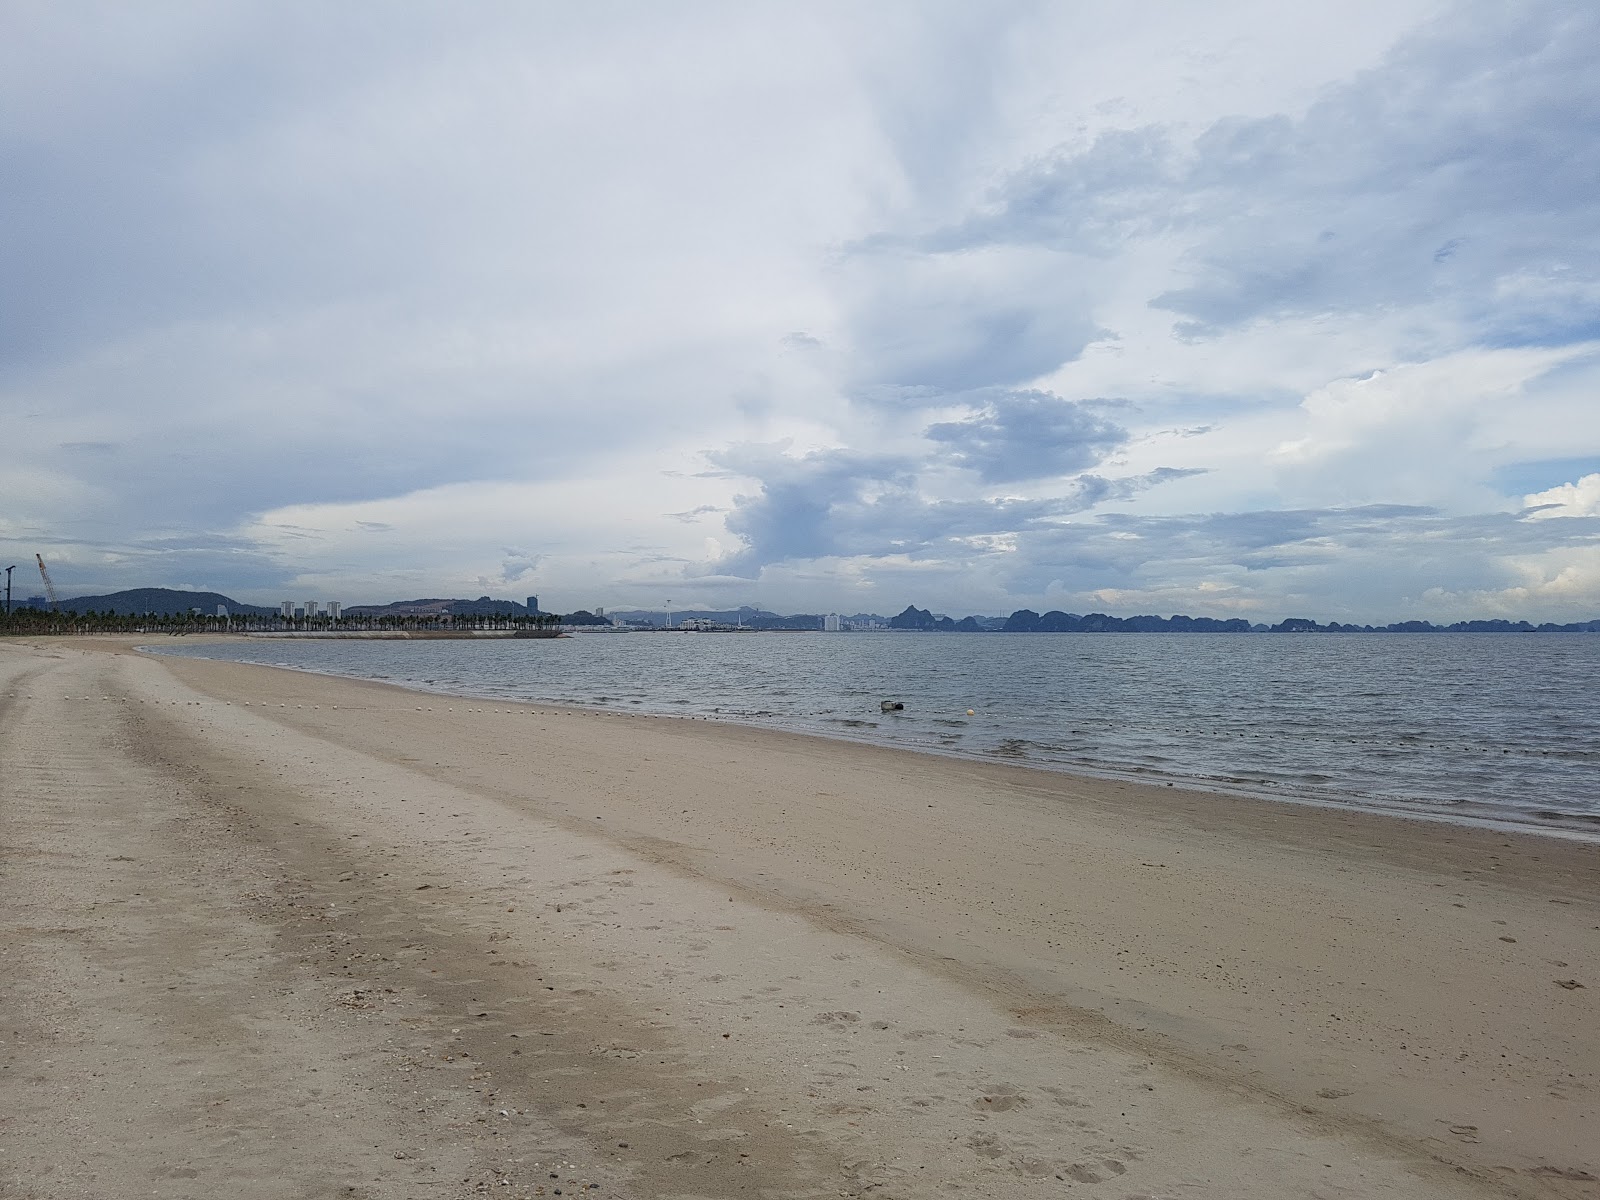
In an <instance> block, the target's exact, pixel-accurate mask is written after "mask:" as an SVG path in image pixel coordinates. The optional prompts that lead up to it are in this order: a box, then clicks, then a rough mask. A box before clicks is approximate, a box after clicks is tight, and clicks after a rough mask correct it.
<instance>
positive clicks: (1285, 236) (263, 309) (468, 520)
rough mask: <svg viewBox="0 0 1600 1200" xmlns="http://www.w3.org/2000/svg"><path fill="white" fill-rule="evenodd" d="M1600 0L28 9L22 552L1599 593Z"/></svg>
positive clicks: (744, 576) (181, 560)
mask: <svg viewBox="0 0 1600 1200" xmlns="http://www.w3.org/2000/svg"><path fill="white" fill-rule="evenodd" d="M1596 22H1597V18H1596V17H1595V14H1594V10H1593V9H1592V7H1590V6H1587V5H1583V4H1580V3H1577V2H1575V0H1574V2H1570V3H1568V2H1562V0H1541V2H1536V3H1530V4H1525V5H1518V6H1514V7H1512V8H1509V9H1506V8H1500V7H1495V6H1491V5H1482V4H1476V3H1463V4H1448V5H1447V4H1440V3H1435V2H1434V0H1384V2H1382V3H1379V2H1378V0H1351V3H1349V4H1344V5H1339V6H1331V7H1328V8H1327V9H1325V10H1318V9H1313V8H1308V7H1306V6H1292V5H1288V6H1286V5H1281V4H1273V3H1268V2H1267V0H1230V2H1229V3H1225V4H1222V5H1213V6H1206V7H1205V8H1203V9H1201V8H1197V7H1196V6H1193V5H1191V4H1186V3H1182V2H1180V0H1148V2H1147V3H1144V4H1142V5H1136V6H1135V7H1134V8H1133V9H1132V10H1129V9H1126V8H1119V9H1115V10H1112V9H1106V10H1104V11H1100V10H1096V9H1093V8H1086V7H1083V6H1076V7H1074V6H1063V5H1054V4H1043V3H1035V2H1032V0H1009V2H1007V3H1004V4H1001V5H989V6H976V7H974V6H970V5H961V4H955V3H943V2H932V3H921V2H917V3H912V2H910V0H906V2H904V3H895V2H891V3H887V4H880V5H873V6H866V7H863V6H860V5H850V4H842V3H841V4H831V3H823V4H817V5H808V6H801V7H797V8H789V9H778V8H773V7H771V6H749V5H741V4H734V3H713V2H709V0H708V2H707V3H704V4H697V5H691V6H688V7H684V6H675V7H673V8H671V9H667V8H663V7H661V6H652V5H645V4H624V5H622V6H620V7H613V8H607V9H595V8H593V7H585V6H576V7H573V6H557V5H521V4H512V3H495V2H490V3H488V4H484V5H480V6H478V7H476V8H475V9H474V10H473V13H472V14H471V16H470V17H467V18H462V17H461V16H460V15H459V14H455V13H453V12H452V13H450V14H445V13H442V12H439V11H436V10H433V9H429V8H425V7H423V8H418V7H408V6H401V7H399V8H396V9H394V10H393V11H389V12H386V13H385V14H384V16H383V18H382V19H377V18H375V17H373V16H372V15H371V14H370V13H367V12H365V11H364V10H361V9H330V8H328V7H326V6H321V5H312V4H293V3H291V4H287V5H285V4H260V3H251V2H246V0H240V2H237V3H223V4H215V5H206V6H201V7H196V6H192V5H185V4H172V5H159V4H158V5H155V6H153V7H146V8H141V9H140V12H139V14H138V16H137V17H130V16H129V15H128V14H127V12H126V11H125V10H124V9H121V8H118V7H116V6H101V7H100V8H97V9H95V16H94V18H93V19H80V18H79V17H77V16H76V15H75V16H74V17H72V18H67V17H63V16H62V15H61V14H59V13H58V12H57V11H56V10H54V9H51V8H50V7H48V6H37V5H36V6H31V7H27V8H24V9H22V10H19V13H18V14H17V15H16V19H15V20H14V21H13V22H12V23H11V25H10V26H9V27H8V36H7V38H6V39H4V43H3V44H0V178H4V179H5V180H6V181H7V182H6V183H5V185H4V187H5V191H4V194H3V195H0V202H3V204H4V211H5V212H6V214H7V220H6V222H5V223H4V225H3V226H0V271H3V272H4V273H5V276H6V278H7V279H8V280H11V281H15V284H16V285H15V286H12V287H9V288H7V289H5V290H4V291H3V292H0V422H3V425H0V428H3V431H4V438H5V443H6V449H7V452H8V457H9V459H10V460H11V461H12V462H13V463H17V464H21V466H18V467H14V468H12V469H9V470H8V471H7V473H6V474H5V475H4V476H0V512H3V513H4V516H3V517H0V550H5V549H8V548H9V550H10V551H11V552H13V553H14V554H16V555H17V556H18V557H21V556H23V555H25V554H27V553H29V552H31V551H32V550H34V549H36V548H41V547H48V550H49V554H48V557H50V558H51V560H52V562H54V563H56V564H59V565H58V566H57V574H58V576H59V577H60V579H61V582H62V583H63V586H64V588H66V589H73V590H82V591H99V590H105V589H109V588H112V587H116V586H133V585H138V584H161V583H173V582H178V581H183V582H195V583H200V584H203V585H205V586H208V587H215V588H218V589H219V590H224V591H230V592H233V593H237V594H239V596H240V598H241V599H254V600H271V599H273V598H275V596H276V594H277V593H278V592H279V591H280V590H282V589H283V588H285V587H287V588H290V589H291V591H296V593H297V592H298V590H299V589H303V588H305V587H315V588H316V589H318V590H320V591H322V592H324V593H327V594H336V593H338V594H343V595H345V596H347V597H349V598H351V599H357V598H361V599H381V598H385V597H388V596H394V595H399V594H402V593H410V594H420V593H441V592H452V591H455V592H460V591H474V589H476V590H475V591H474V594H476V592H477V591H482V590H493V589H496V588H500V589H508V590H511V589H514V590H516V591H520V592H524V593H525V592H526V591H535V592H538V593H539V594H540V595H541V597H543V596H545V595H546V594H548V595H549V596H550V597H551V603H553V604H559V605H566V606H568V607H573V606H576V605H578V604H596V603H606V604H626V603H660V602H662V601H664V600H665V599H667V597H668V596H669V595H672V596H682V597H683V598H684V599H687V600H693V599H696V598H699V599H704V600H707V601H710V600H720V599H729V598H741V599H749V598H751V597H752V594H753V593H759V598H760V599H761V601H762V603H764V604H767V605H768V606H769V607H777V608H786V607H807V606H809V607H821V608H846V607H851V606H855V607H868V606H869V602H870V603H871V604H876V605H879V606H880V607H889V608H899V607H903V605H904V603H905V602H907V601H911V600H914V601H916V602H918V603H919V604H922V605H930V606H933V607H938V608H946V609H962V608H966V609H967V610H969V611H976V610H979V609H983V610H988V611H1004V610H1006V609H1007V608H1008V607H1016V606H1019V605H1022V604H1034V605H1035V606H1037V604H1038V603H1042V602H1045V601H1047V600H1051V601H1052V602H1053V601H1054V600H1061V601H1062V602H1063V603H1065V602H1066V601H1067V600H1068V599H1071V600H1072V602H1073V603H1078V602H1079V601H1081V602H1082V603H1084V604H1094V605H1100V606H1112V607H1116V606H1133V607H1140V606H1145V607H1152V606H1161V607H1166V606H1173V607H1182V606H1189V607H1192V608H1194V609H1195V610H1197V611H1198V610H1200V609H1202V608H1204V609H1205V610H1206V611H1210V612H1213V613H1217V612H1224V613H1226V612H1235V611H1238V612H1246V611H1248V612H1261V613H1264V614H1268V615H1270V614H1272V613H1275V612H1282V611H1285V610H1286V609H1288V608H1291V607H1295V606H1300V605H1304V604H1308V603H1311V602H1313V601H1318V600H1319V598H1327V597H1331V599H1329V600H1328V603H1329V604H1330V605H1331V606H1332V607H1331V608H1330V609H1324V610H1322V611H1326V612H1328V613H1329V615H1333V614H1334V613H1335V612H1345V613H1358V612H1359V613H1361V614H1365V615H1366V616H1367V617H1369V618H1379V617H1384V616H1389V615H1396V616H1399V615H1430V614H1429V613H1427V612H1422V611H1420V610H1419V607H1418V606H1422V607H1425V606H1426V605H1427V604H1429V603H1433V604H1437V605H1440V606H1443V607H1448V606H1451V605H1455V606H1458V607H1459V606H1461V605H1470V604H1471V603H1477V602H1481V603H1483V604H1485V605H1501V604H1515V603H1525V604H1527V605H1529V606H1531V607H1537V608H1539V609H1540V611H1541V612H1545V613H1550V614H1554V613H1556V612H1557V611H1558V610H1561V611H1564V612H1565V613H1567V614H1568V615H1570V616H1572V617H1579V616H1582V617H1588V616H1592V615H1595V614H1594V613H1591V612H1589V611H1588V607H1590V606H1592V605H1593V604H1594V599H1593V593H1592V592H1587V593H1586V592H1585V590H1584V588H1585V586H1586V585H1585V582H1584V581H1585V580H1587V579H1588V578H1589V576H1588V575H1586V574H1585V572H1586V571H1587V570H1588V567H1587V566H1586V565H1585V564H1586V563H1587V562H1588V561H1589V560H1588V559H1587V558H1586V557H1585V555H1586V553H1587V551H1586V550H1585V549H1584V538H1585V537H1587V536H1589V535H1588V534H1587V533H1586V532H1585V530H1586V529H1587V526H1586V525H1585V524H1584V523H1585V522H1587V521H1590V520H1592V519H1593V518H1594V516H1595V515H1596V512H1595V503H1596V501H1595V498H1594V495H1593V487H1594V485H1593V484H1592V483H1591V482H1590V480H1591V479H1592V478H1595V477H1594V476H1591V475H1590V474H1589V473H1588V472H1587V471H1585V472H1584V473H1583V474H1582V475H1581V476H1580V475H1578V474H1566V475H1558V476H1549V475H1539V474H1534V475H1531V476H1528V477H1527V478H1526V480H1524V481H1523V482H1522V483H1520V484H1519V485H1518V486H1515V487H1513V486H1511V484H1510V483H1508V482H1506V481H1507V480H1511V479H1518V480H1522V479H1523V473H1522V472H1521V469H1522V468H1524V467H1528V468H1530V469H1531V467H1532V466H1537V465H1538V464H1541V463H1543V464H1549V463H1551V462H1556V461H1571V462H1574V463H1581V462H1588V461H1590V460H1592V459H1596V458H1600V407H1597V406H1596V405H1595V404H1594V402H1593V398H1594V396H1595V394H1596V388H1597V387H1600V326H1596V324H1595V322H1594V317H1593V314H1594V312H1595V298H1596V296H1597V295H1600V241H1597V239H1596V236H1595V232H1594V231H1595V230H1596V229H1597V228H1600V222H1597V219H1596V218H1597V213H1600V209H1597V208H1596V205H1597V203H1600V202H1597V200H1596V199H1595V196H1594V192H1593V188H1592V186H1591V183H1592V178H1593V175H1594V171H1595V168H1596V158H1595V153H1596V151H1595V146H1596V143H1595V141H1594V138H1593V134H1592V130H1593V127H1594V124H1595V120H1596V119H1600V117H1597V114H1600V84H1597V83H1596V81H1595V78H1594V73H1593V71H1592V69H1591V64H1590V63H1589V62H1588V55H1587V47H1588V46H1589V45H1590V44H1592V42H1593V35H1594V33H1595V32H1596ZM1180 435H1181V436H1180ZM784 443H786V449H780V450H768V451H766V452H756V451H754V450H752V449H751V448H752V447H758V446H766V447H774V446H779V445H782V444H784ZM708 467H710V468H712V469H709V470H708ZM735 473H737V474H735ZM1554 479H1560V480H1566V479H1575V482H1572V483H1563V485H1562V486H1560V487H1550V486H1549V484H1550V482H1551V481H1552V480H1554ZM1157 483H1159V485H1160V486H1154V485H1155V484H1157ZM1530 493H1531V494H1530ZM1519 504H1520V505H1528V506H1532V507H1541V506H1542V507H1541V511H1539V512H1537V513H1535V514H1533V516H1534V517H1535V518H1538V519H1537V520H1533V519H1530V520H1518V519H1517V518H1516V517H1515V511H1516V510H1517V508H1518V507H1519ZM1357 511H1359V512H1361V513H1363V514H1364V515H1363V516H1361V517H1359V518H1349V517H1339V516H1336V515H1333V514H1339V513H1345V514H1348V513H1351V512H1357ZM1422 511H1425V512H1426V513H1428V514H1431V515H1427V516H1421V515H1418V513H1419V512H1422ZM552 514H558V517H559V519H557V518H555V517H553V516H552ZM1306 514H1316V515H1314V516H1308V515H1306ZM1452 522H1456V523H1455V524H1453V523H1452ZM1475 522H1476V523H1475ZM1483 522H1488V524H1482V523H1483ZM1496 522H1498V523H1496ZM1485 529H1489V530H1492V537H1491V536H1489V535H1486V534H1484V535H1482V536H1483V537H1488V539H1489V540H1488V541H1487V542H1486V541H1484V540H1482V537H1480V536H1479V535H1480V534H1482V531H1483V530H1485ZM1469 530H1476V531H1479V532H1478V533H1477V534H1471V535H1469V533H1468V531H1469ZM1419 555H1420V556H1421V557H1420V561H1421V562H1424V563H1425V564H1426V567H1425V569H1424V567H1422V566H1419V565H1418V564H1419ZM7 561H9V559H8V560H7ZM733 572H738V574H734V573H733ZM1430 573H1431V574H1430ZM830 589H831V590H830ZM1519 589H1520V590H1519ZM562 597H567V598H566V599H562ZM1495 597H1501V599H1495ZM1474 598H1476V599H1474ZM1497 611H1498V610H1497ZM1464 615H1471V614H1470V613H1467V614H1464Z"/></svg>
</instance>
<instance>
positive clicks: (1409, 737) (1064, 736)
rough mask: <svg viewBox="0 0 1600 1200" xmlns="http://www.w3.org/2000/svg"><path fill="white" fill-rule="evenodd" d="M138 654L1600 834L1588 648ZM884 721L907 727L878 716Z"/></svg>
mask: <svg viewBox="0 0 1600 1200" xmlns="http://www.w3.org/2000/svg"><path fill="white" fill-rule="evenodd" d="M152 649H155V650H157V651H158V652H160V653H171V654H180V655H185V656H193V657H204V658H221V659H229V660H233V661H239V662H253V663H265V664H270V665H275V666H284V667H293V668H298V669H301V670H310V671H318V672H324V673H329V674H335V675H349V676H355V677H360V678H367V679H385V680H389V681H390V682H393V683H397V684H402V685H404V686H407V687H413V688H421V689H424V690H428V691H434V692H442V693H450V694H457V695H475V696H486V697H500V698H504V699H519V700H542V701H552V702H555V703H560V704H575V705H583V706H588V707H595V708H607V709H614V710H620V711H628V712H652V713H666V714H672V715H679V716H682V715H693V716H706V717H713V718H716V719H720V720H728V721H737V722H741V723H744V724H751V725H761V726H766V727H770V728H777V729H789V730H797V731H801V732H807V733H820V734H827V735H830V736H835V737H846V738H850V739H852V740H857V741H866V742H876V743H882V744H887V745H895V746H902V747H908V748H914V749H920V750H929V751H934V752H938V753H946V754H956V755H960V756H962V757H967V758H978V759H988V760H994V761H1002V762H1010V763H1020V764H1027V765H1033V766H1038V767H1045V768H1054V769H1065V770H1075V771H1086V772H1091V773H1097V774H1112V775H1118V776H1132V777H1137V778H1143V779H1150V780H1156V781H1173V782H1181V783H1184V784H1188V785H1191V786H1199V787H1208V788H1213V789H1217V790H1224V791H1245V792H1252V793H1263V794H1269V795H1277V796H1282V797H1284V798H1293V799H1303V800H1312V801H1318V802H1329V803H1344V804H1351V803H1355V804H1362V805H1369V806H1374V807H1379V808H1392V809H1402V810H1406V811H1410V812H1414V813H1417V812H1425V813H1431V814H1437V815H1454V816H1467V817H1474V818H1491V819H1500V820H1513V821H1519V822H1526V823H1533V824H1538V825H1543V826H1546V827H1566V828H1589V829H1600V750H1597V748H1596V747H1597V745H1600V694H1597V689H1596V686H1595V680H1596V679H1600V636H1597V635H1594V634H1385V635H1361V634H1311V635H1294V634H1253V635H1252V634H1244V635H1240V634H1231V635H1230V634H1055V635H1052V634H917V633H877V634H871V633H864V634H837V635H828V634H742V635H741V634H686V633H657V634H616V635H608V634H585V635H579V636H575V637H571V638H566V639H560V640H528V641H510V640H484V641H415V642H398V641H332V640H328V641H294V640H287V639H270V640H269V639H262V640H260V641H253V642H250V643H246V644H237V643H233V644H221V643H218V644H212V645H205V644H203V643H202V644H195V643H189V644H185V645H182V646H171V645H160V646H154V647H152ZM882 699H895V700H900V701H903V702H904V703H905V711H904V712H897V713H882V712H880V711H879V701H880V700H882ZM968 709H972V710H973V712H972V715H970V716H969V715H968V713H967V710H968Z"/></svg>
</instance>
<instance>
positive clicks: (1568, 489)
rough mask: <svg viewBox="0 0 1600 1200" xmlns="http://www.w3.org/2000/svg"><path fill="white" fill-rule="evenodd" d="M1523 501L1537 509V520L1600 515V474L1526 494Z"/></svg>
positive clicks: (1534, 513)
mask: <svg viewBox="0 0 1600 1200" xmlns="http://www.w3.org/2000/svg"><path fill="white" fill-rule="evenodd" d="M1522 503H1523V504H1524V505H1526V506H1527V507H1528V508H1530V509H1536V510H1537V511H1535V512H1532V513H1530V514H1529V516H1531V517H1533V518H1534V519H1535V520H1537V519H1540V518H1550V517H1600V474H1595V475H1585V476H1584V477H1583V478H1582V479H1579V480H1577V481H1575V482H1573V483H1563V484H1561V485H1559V486H1557V487H1553V488H1549V489H1548V490H1546V491H1543V492H1534V493H1532V494H1531V495H1527V496H1524V497H1523V498H1522Z"/></svg>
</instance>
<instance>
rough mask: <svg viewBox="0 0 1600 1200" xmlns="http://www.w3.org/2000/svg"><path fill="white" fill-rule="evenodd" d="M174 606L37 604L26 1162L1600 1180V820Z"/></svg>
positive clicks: (1482, 1188)
mask: <svg viewBox="0 0 1600 1200" xmlns="http://www.w3.org/2000/svg"><path fill="white" fill-rule="evenodd" d="M129 646H130V643H127V642H117V641H114V640H111V639H106V640H103V641H101V640H91V639H75V640H60V641H36V642H28V643H24V642H13V643H11V644H6V645H3V646H0V1029H3V1031H4V1033H5V1036H6V1045H5V1053H4V1056H3V1060H0V1196H5V1197H52V1198H56V1197H60V1198H67V1197H96V1198H100V1197H108V1198H109V1197H118V1198H120V1197H131V1196H161V1197H183V1198H188V1197H196V1198H198V1197H208V1198H209V1197H215V1196H218V1195H228V1196H241V1197H257V1196H260V1197H279V1196H281V1197H310V1196H319V1197H320V1196H327V1197H364V1198H377V1197H383V1198H389V1197H395V1198H398V1197H417V1196H425V1197H454V1196H470V1195H483V1194H491V1195H494V1196H498V1197H506V1198H508V1200H509V1198H511V1197H528V1196H537V1195H545V1196H549V1195H554V1194H556V1192H557V1190H558V1189H559V1190H560V1192H561V1194H563V1195H566V1196H573V1195H578V1194H580V1193H581V1194H583V1195H590V1196H597V1197H616V1196H625V1197H699V1196H706V1197H710V1196H730V1195H750V1196H764V1197H773V1198H778V1197H811V1196H828V1197H831V1196H864V1195H871V1196H875V1197H924V1196H940V1197H943V1196H994V1197H1013V1196H1059V1195H1079V1196H1091V1197H1115V1198H1117V1200H1134V1198H1153V1197H1189V1196H1194V1197H1262V1198H1267V1197H1271V1198H1278V1197H1342V1196H1394V1197H1444V1196H1478V1195H1486V1196H1487V1195H1497V1196H1540V1197H1588V1198H1593V1197H1597V1196H1600V1182H1597V1181H1596V1177H1597V1176H1600V1122H1597V1119H1596V1118H1597V1115H1600V1094H1597V1092H1596V1085H1597V1081H1600V1079H1597V1068H1600V851H1597V848H1596V846H1595V845H1593V844H1584V843H1578V842H1570V841H1560V840H1556V839H1549V838H1541V837H1538V836H1534V835H1524V834H1517V835H1512V834H1501V833H1496V832H1492V831H1486V830H1474V829H1465V828H1457V827H1453V826H1449V825H1444V824H1432V823H1424V822H1414V821H1407V820H1401V819H1397V818H1387V817H1378V816H1371V815H1365V814H1359V813H1346V812H1339V811H1330V810H1319V809H1311V808H1300V807H1294V806H1290V805H1281V804H1273V803H1270V802H1258V801H1250V800H1242V799H1231V798H1224V797H1217V796H1209V795H1202V794H1190V793H1185V792H1183V791H1181V790H1180V789H1168V788H1147V787H1139V786H1133V785H1123V784H1116V783H1107V782H1103V781H1097V780H1085V779H1078V778H1073V777H1069V776H1063V775H1056V774H1047V773H1041V772H1032V771H1028V770H1024V769H1018V768H1010V767H1002V766H991V765H987V764H968V763H961V762H954V761H949V760H945V759H940V758H934V757H928V756H921V755H916V754H909V753H902V752H897V751H891V750H883V749H875V748H868V747H861V746H855V745H849V744H843V743H835V742H829V741H824V740H819V739H813V738H805V737H797V736H786V735H780V734H773V733H768V732H763V731H755V730H749V729H741V728H738V727H733V726H725V725H716V724H711V723H706V722H698V721H686V720H668V719H650V718H645V717H637V716H634V717H625V716H617V715H610V714H601V713H584V712H573V711H559V710H551V709H541V708H537V707H534V706H528V705H516V704H507V703H504V702H498V703H497V702H489V701H478V700H460V699H448V698H444V697H435V696H420V695H417V694H415V693H409V692H404V691H401V690H399V689H395V688H390V687H385V686H382V685H378V684H364V683H357V682H350V681H341V680H332V679H324V678H318V677H312V676H306V675H299V674H293V673H290V672H285V671H275V670H270V669H266V668H259V667H248V666H239V665H234V664H224V663H210V662H201V661H191V660H170V659H169V660H162V659H156V658H151V657H149V656H146V655H140V654H134V653H131V652H129V649H128V647H129ZM529 649H530V652H534V653H537V651H538V647H537V646H536V645H535V646H531V647H530V648H529ZM1573 983H1576V984H1580V985H1583V986H1577V987H1574V986H1564V984H1573Z"/></svg>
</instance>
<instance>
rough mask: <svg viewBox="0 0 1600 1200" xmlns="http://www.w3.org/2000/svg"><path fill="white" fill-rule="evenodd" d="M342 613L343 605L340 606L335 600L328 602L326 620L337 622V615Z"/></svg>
mask: <svg viewBox="0 0 1600 1200" xmlns="http://www.w3.org/2000/svg"><path fill="white" fill-rule="evenodd" d="M342 612H344V605H343V604H341V603H340V602H339V601H337V600H329V601H328V619H329V620H331V621H337V620H338V619H339V614H340V613H342Z"/></svg>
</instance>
